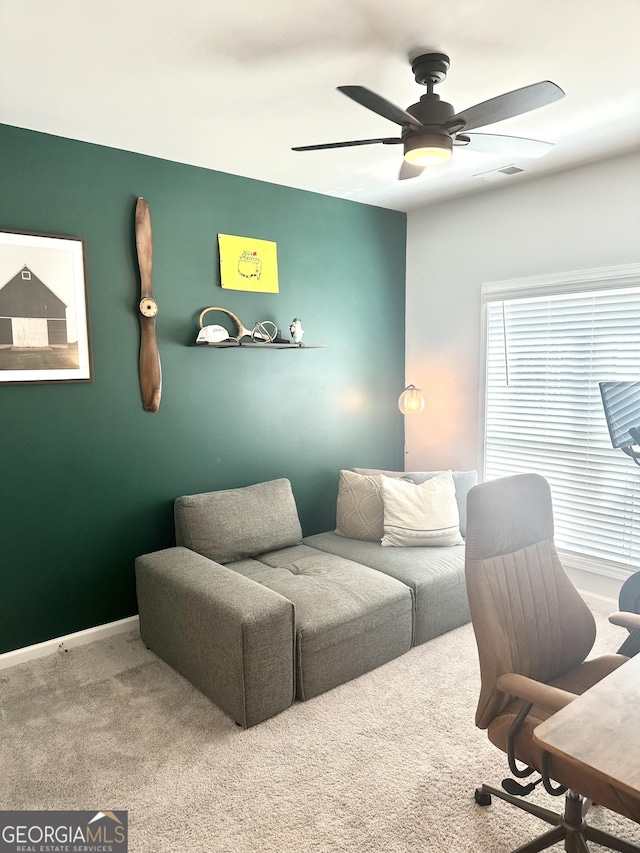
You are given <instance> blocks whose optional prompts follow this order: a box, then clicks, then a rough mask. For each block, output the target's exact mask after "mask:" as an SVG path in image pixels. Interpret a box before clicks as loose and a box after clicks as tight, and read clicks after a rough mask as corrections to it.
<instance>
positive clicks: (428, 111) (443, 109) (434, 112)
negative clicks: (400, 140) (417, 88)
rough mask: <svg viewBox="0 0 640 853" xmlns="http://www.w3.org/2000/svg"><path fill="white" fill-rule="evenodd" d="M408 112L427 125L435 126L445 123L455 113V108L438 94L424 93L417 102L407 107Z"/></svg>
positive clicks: (442, 127)
mask: <svg viewBox="0 0 640 853" xmlns="http://www.w3.org/2000/svg"><path fill="white" fill-rule="evenodd" d="M407 112H408V113H410V114H411V115H412V116H415V118H417V119H418V121H419V122H422V124H424V125H425V126H426V127H430V126H431V125H433V126H434V128H438V127H440V128H441V129H442V130H444V125H446V123H447V122H448V121H449V119H450V118H451V117H452V116H454V115H455V110H454V109H453V107H452V106H451V104H448V103H447V102H446V101H441V100H440V98H439V97H438V95H423V96H422V97H421V98H420V100H419V101H418V103H417V104H412V105H411V106H410V107H407Z"/></svg>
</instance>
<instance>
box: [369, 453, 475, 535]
mask: <svg viewBox="0 0 640 853" xmlns="http://www.w3.org/2000/svg"><path fill="white" fill-rule="evenodd" d="M353 470H354V472H355V473H356V474H367V475H375V474H384V476H385V477H403V478H404V479H405V480H411V481H412V482H413V483H416V485H420V484H421V483H424V482H425V481H426V480H430V479H431V478H432V477H436V476H437V475H438V474H442V471H407V472H405V471H384V470H382V469H380V468H354V469H353ZM452 473H453V482H454V485H455V488H456V503H457V504H458V515H459V516H460V533H461V534H462V536H466V535H467V495H468V494H469V489H471V488H472V487H473V486H475V485H476V484H477V482H478V472H477V471H453V472H452Z"/></svg>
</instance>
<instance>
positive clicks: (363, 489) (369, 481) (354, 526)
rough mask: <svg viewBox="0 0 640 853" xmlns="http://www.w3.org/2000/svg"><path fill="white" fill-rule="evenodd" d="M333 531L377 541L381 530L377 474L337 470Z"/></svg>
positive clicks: (382, 524) (380, 503)
mask: <svg viewBox="0 0 640 853" xmlns="http://www.w3.org/2000/svg"><path fill="white" fill-rule="evenodd" d="M336 533H337V534H338V536H347V537H349V539H364V540H367V541H370V542H380V540H381V539H382V536H383V534H384V513H383V506H382V482H381V480H380V477H378V476H367V475H363V474H356V473H354V472H353V471H340V482H339V484H338V501H337V505H336Z"/></svg>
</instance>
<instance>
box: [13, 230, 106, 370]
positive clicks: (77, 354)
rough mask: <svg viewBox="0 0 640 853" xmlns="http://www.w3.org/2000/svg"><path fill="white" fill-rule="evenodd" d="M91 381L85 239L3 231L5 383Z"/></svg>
mask: <svg viewBox="0 0 640 853" xmlns="http://www.w3.org/2000/svg"><path fill="white" fill-rule="evenodd" d="M82 381H84V382H86V381H91V352H90V348H89V321H88V311H87V294H86V285H85V271H84V241H83V240H80V239H78V238H76V237H65V236H55V237H53V236H44V235H41V234H26V233H14V232H11V231H0V383H3V382H7V383H8V382H82Z"/></svg>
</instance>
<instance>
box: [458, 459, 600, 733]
mask: <svg viewBox="0 0 640 853" xmlns="http://www.w3.org/2000/svg"><path fill="white" fill-rule="evenodd" d="M465 553H466V558H465V562H466V566H465V574H466V581H467V593H468V596H469V606H470V609H471V621H472V623H473V628H474V631H475V635H476V641H477V644H478V656H479V659H480V675H481V681H482V685H481V691H480V700H479V702H478V709H477V712H476V725H477V726H479V727H480V728H483V729H484V728H487V726H488V725H489V723H490V722H491V720H493V719H494V718H495V717H496V716H497V715H498V714H500V713H501V711H502V710H503V709H504V707H505V706H506V704H507V702H508V701H509V697H508V696H507V695H506V694H504V693H502V692H501V691H499V690H498V689H497V688H496V679H497V678H498V677H499V676H500V675H503V674H505V673H509V672H515V673H519V674H521V675H526V676H528V677H529V678H535V679H536V680H537V681H542V682H548V681H551V680H553V679H554V678H557V677H558V676H560V675H562V674H563V673H564V672H567V671H568V670H570V669H573V668H574V667H576V666H579V665H580V664H581V663H582V662H583V661H584V660H585V658H586V657H587V655H588V654H589V652H590V651H591V648H592V646H593V643H594V640H595V634H596V629H595V621H594V619H593V616H592V614H591V611H590V610H589V608H588V607H587V605H586V604H585V602H584V601H583V599H582V597H581V596H580V594H579V593H578V591H577V590H576V588H575V587H574V586H573V584H572V583H571V581H570V580H569V578H568V576H567V575H566V573H565V571H564V569H563V568H562V565H561V563H560V560H559V558H558V554H557V551H556V548H555V545H554V541H553V509H552V505H551V493H550V490H549V484H548V483H547V481H546V480H545V479H544V478H543V477H540V476H539V475H537V474H518V475H516V476H514V477H504V478H502V479H499V480H492V481H489V482H487V483H482V484H480V485H479V486H475V487H474V488H473V489H471V491H470V492H469V496H468V500H467V538H466V543H465Z"/></svg>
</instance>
